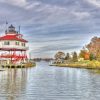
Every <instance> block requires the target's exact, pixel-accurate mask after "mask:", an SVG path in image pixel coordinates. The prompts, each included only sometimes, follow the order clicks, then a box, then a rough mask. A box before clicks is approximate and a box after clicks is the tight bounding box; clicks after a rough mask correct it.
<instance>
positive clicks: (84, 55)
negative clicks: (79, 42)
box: [79, 50, 90, 60]
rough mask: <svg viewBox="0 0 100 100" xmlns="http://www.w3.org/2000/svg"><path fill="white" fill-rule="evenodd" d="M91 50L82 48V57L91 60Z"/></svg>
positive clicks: (80, 55) (80, 54)
mask: <svg viewBox="0 0 100 100" xmlns="http://www.w3.org/2000/svg"><path fill="white" fill-rule="evenodd" d="M89 56H90V54H89V52H88V51H87V50H81V51H80V53H79V57H80V58H84V60H89Z"/></svg>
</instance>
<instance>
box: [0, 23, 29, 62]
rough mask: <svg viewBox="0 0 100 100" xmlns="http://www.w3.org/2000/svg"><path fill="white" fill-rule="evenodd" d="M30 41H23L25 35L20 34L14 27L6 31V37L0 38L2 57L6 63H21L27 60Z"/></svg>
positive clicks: (11, 26) (0, 56)
mask: <svg viewBox="0 0 100 100" xmlns="http://www.w3.org/2000/svg"><path fill="white" fill-rule="evenodd" d="M27 43H28V41H27V40H25V39H23V35H22V34H20V33H18V32H17V31H16V29H15V27H14V26H13V25H10V26H9V27H8V29H7V30H6V31H5V34H4V36H1V37H0V51H1V52H2V53H1V55H0V58H1V59H5V61H7V62H6V63H8V60H9V63H13V64H15V63H20V62H24V61H25V60H26V59H27V53H26V51H27V50H28V47H27Z"/></svg>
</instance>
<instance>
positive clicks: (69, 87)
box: [0, 62, 100, 100]
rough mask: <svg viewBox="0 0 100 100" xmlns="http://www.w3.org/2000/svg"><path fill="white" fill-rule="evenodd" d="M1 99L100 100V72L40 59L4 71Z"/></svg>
mask: <svg viewBox="0 0 100 100" xmlns="http://www.w3.org/2000/svg"><path fill="white" fill-rule="evenodd" d="M0 100H100V73H95V72H93V71H91V70H87V69H77V68H75V69H74V68H60V67H54V66H49V65H48V62H38V63H37V66H36V67H34V68H28V69H9V70H7V71H2V72H0Z"/></svg>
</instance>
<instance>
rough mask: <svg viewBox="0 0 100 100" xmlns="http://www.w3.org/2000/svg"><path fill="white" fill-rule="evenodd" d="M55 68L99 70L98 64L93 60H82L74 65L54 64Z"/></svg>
mask: <svg viewBox="0 0 100 100" xmlns="http://www.w3.org/2000/svg"><path fill="white" fill-rule="evenodd" d="M55 66H59V67H72V68H87V69H100V62H99V61H96V60H93V61H89V60H84V61H79V62H75V63H69V64H65V63H62V64H55Z"/></svg>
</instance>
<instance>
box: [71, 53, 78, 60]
mask: <svg viewBox="0 0 100 100" xmlns="http://www.w3.org/2000/svg"><path fill="white" fill-rule="evenodd" d="M72 61H73V62H77V61H78V56H77V53H76V52H73V53H72Z"/></svg>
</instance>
